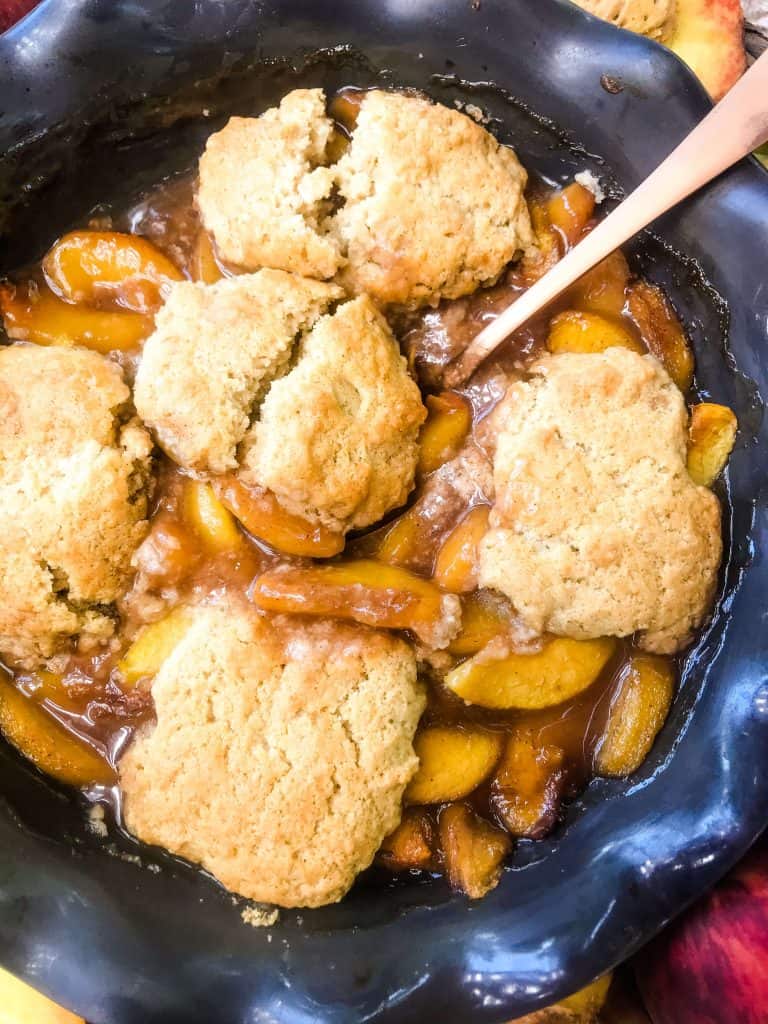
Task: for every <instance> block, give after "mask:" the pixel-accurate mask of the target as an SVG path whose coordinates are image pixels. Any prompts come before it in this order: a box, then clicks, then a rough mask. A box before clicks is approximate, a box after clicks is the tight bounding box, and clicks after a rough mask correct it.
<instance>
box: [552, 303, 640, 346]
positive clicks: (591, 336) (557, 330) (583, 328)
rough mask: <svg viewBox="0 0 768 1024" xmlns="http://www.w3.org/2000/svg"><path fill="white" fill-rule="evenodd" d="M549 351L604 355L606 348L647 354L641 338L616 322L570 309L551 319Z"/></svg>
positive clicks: (594, 314) (596, 314) (595, 314)
mask: <svg viewBox="0 0 768 1024" xmlns="http://www.w3.org/2000/svg"><path fill="white" fill-rule="evenodd" d="M547 348H548V349H549V351H550V352H605V350H606V349H607V348H629V349H632V351H633V352H645V349H644V348H643V346H642V345H641V344H640V342H639V341H638V339H637V338H635V337H634V336H633V335H632V334H631V333H630V331H629V330H628V329H627V328H626V327H622V325H621V324H620V323H619V322H618V321H617V320H609V319H608V318H607V317H604V316H600V315H599V314H598V313H589V312H586V311H582V310H578V309H567V310H565V311H564V312H562V313H558V314H557V316H555V317H553V318H552V322H551V323H550V325H549V336H548V337H547Z"/></svg>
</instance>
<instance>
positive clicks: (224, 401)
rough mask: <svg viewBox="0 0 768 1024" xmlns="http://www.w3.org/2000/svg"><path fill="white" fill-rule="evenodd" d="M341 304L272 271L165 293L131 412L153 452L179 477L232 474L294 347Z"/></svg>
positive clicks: (326, 290)
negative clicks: (182, 471)
mask: <svg viewBox="0 0 768 1024" xmlns="http://www.w3.org/2000/svg"><path fill="white" fill-rule="evenodd" d="M341 294H342V293H341V291H340V290H339V289H338V288H337V287H335V286H334V285H330V284H323V283H321V282H319V281H312V280H309V279H308V278H302V277H298V276H296V275H295V274H287V273H285V272H283V271H280V270H260V271H259V272H258V273H256V274H243V275H240V276H238V277H233V278H229V279H226V280H222V281H218V282H217V283H216V284H212V285H204V284H192V283H191V282H188V281H185V282H182V283H179V284H176V285H173V287H172V289H171V291H170V294H169V296H168V300H167V301H166V303H165V305H164V306H163V308H162V309H161V310H160V312H159V313H158V314H157V317H156V326H155V330H154V333H153V334H152V335H151V336H150V337H149V338H148V339H147V341H146V343H145V345H144V350H143V352H142V358H141V363H140V365H139V370H138V373H137V375H136V385H135V399H136V409H137V411H138V413H139V415H140V416H141V418H142V419H143V420H144V422H145V423H147V424H148V425H149V426H150V427H151V428H152V430H153V431H154V432H155V435H156V437H157V440H158V442H159V444H160V445H161V447H162V448H163V449H164V450H165V451H166V452H167V453H168V454H169V455H170V456H171V457H172V458H173V459H175V461H176V462H178V463H179V464H180V465H182V466H184V467H185V468H187V469H192V470H196V471H200V472H209V473H224V472H227V471H228V470H231V469H234V468H235V467H236V466H237V446H238V445H239V444H240V442H241V441H242V439H243V438H244V436H245V434H246V431H247V430H248V426H249V424H250V421H251V416H252V414H253V410H254V408H255V406H256V405H257V404H258V402H259V400H260V399H261V398H262V397H263V395H264V394H265V392H266V391H267V389H268V388H269V385H270V384H271V383H272V380H273V379H274V378H275V377H278V376H280V374H281V373H284V372H285V371H286V370H287V368H288V364H289V361H290V358H291V354H292V352H293V347H294V344H295V342H296V338H297V337H298V335H299V334H300V333H301V332H302V331H304V330H306V329H308V328H309V327H310V326H311V324H313V323H314V321H315V320H316V319H317V318H318V317H319V316H320V315H321V314H322V313H323V312H324V311H325V310H326V309H327V308H328V307H329V306H330V305H331V303H332V302H333V301H334V300H335V299H338V298H339V297H340V296H341Z"/></svg>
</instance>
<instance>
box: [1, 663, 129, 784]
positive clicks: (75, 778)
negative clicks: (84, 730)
mask: <svg viewBox="0 0 768 1024" xmlns="http://www.w3.org/2000/svg"><path fill="white" fill-rule="evenodd" d="M0 731H1V732H2V733H3V735H4V736H5V737H6V739H8V740H10V742H11V743H13V744H14V746H16V747H18V749H19V750H20V751H21V752H22V754H24V756H25V757H28V758H29V760H30V761H31V762H32V763H33V764H34V765H36V766H37V767H38V768H39V769H40V770H41V771H43V772H45V773H46V775H51V776H52V777H53V778H55V779H58V780H59V781H60V782H64V783H66V784H67V785H69V786H88V785H92V784H95V783H99V784H102V785H107V786H108V785H112V784H113V783H114V782H115V778H116V776H115V771H114V769H113V768H112V766H111V765H110V764H109V763H108V762H107V760H106V759H105V758H104V757H102V756H101V755H100V754H99V753H97V751H96V750H94V748H93V747H91V746H89V745H88V744H87V743H86V742H85V740H81V739H78V738H77V737H76V736H74V735H73V734H72V733H71V732H69V731H68V730H67V729H65V728H64V726H63V725H61V724H60V723H59V722H58V721H57V720H56V719H55V718H54V717H53V716H52V715H51V714H49V713H48V712H47V711H45V710H44V708H43V707H41V705H40V704H39V703H38V702H37V701H36V700H34V699H33V698H30V697H25V696H24V694H23V693H21V692H20V691H19V690H17V689H16V687H15V686H14V685H13V683H11V682H10V681H9V680H7V679H5V678H2V679H0Z"/></svg>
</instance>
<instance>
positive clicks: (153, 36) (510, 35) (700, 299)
mask: <svg viewBox="0 0 768 1024" xmlns="http://www.w3.org/2000/svg"><path fill="white" fill-rule="evenodd" d="M318 51H326V52H320V53H319V52H318ZM331 51H334V52H331ZM603 75H609V76H612V77H613V78H616V79H618V80H619V81H620V82H621V83H622V85H623V88H622V90H621V91H620V92H618V93H612V92H609V91H607V90H606V89H605V88H604V87H603V85H601V76H603ZM373 81H383V82H385V83H386V82H391V83H394V84H398V85H415V86H418V87H421V88H425V89H427V91H429V92H431V93H432V94H433V95H434V96H435V97H436V98H441V99H443V100H444V101H445V102H448V103H452V102H453V100H454V99H456V98H459V97H461V98H463V99H465V100H466V99H471V100H472V101H474V102H475V103H477V104H478V105H480V106H482V107H483V108H485V109H486V110H488V111H489V112H490V113H491V114H492V115H493V116H494V117H495V118H497V119H498V121H495V122H494V123H493V125H492V126H493V127H494V130H497V131H499V132H500V134H501V135H502V136H503V137H504V138H507V139H510V140H512V141H514V143H515V145H516V146H517V147H518V149H519V152H520V154H521V156H522V158H523V160H524V162H526V163H528V164H529V165H530V166H531V167H533V168H536V169H537V170H539V171H541V172H543V173H545V174H547V175H548V176H550V177H551V178H554V179H557V178H565V177H567V176H570V175H572V174H573V172H574V171H576V170H579V169H582V168H585V167H590V168H592V169H593V170H594V171H595V172H596V173H598V174H600V175H601V176H602V177H603V178H604V180H607V181H608V182H609V183H610V184H611V185H612V186H613V187H614V188H615V189H616V190H621V189H629V188H631V187H632V186H633V185H635V184H636V183H637V182H638V181H639V180H640V179H641V178H642V177H643V176H644V175H645V174H646V173H647V172H648V171H649V170H650V169H651V168H652V167H653V166H655V165H656V164H657V163H658V162H659V160H660V159H661V158H662V157H663V156H665V155H666V153H667V152H669V150H671V148H672V147H673V145H674V144H675V143H676V142H677V141H678V140H679V139H680V138H681V137H682V136H683V135H684V134H685V132H686V131H687V130H688V129H689V128H690V127H691V126H692V125H693V124H694V123H695V122H696V120H697V119H699V118H700V117H701V116H702V114H703V113H704V112H705V111H706V110H707V108H708V100H707V99H706V97H705V96H704V94H703V92H702V90H701V88H700V87H699V86H698V84H697V83H696V81H695V80H694V78H693V77H692V76H691V75H690V73H688V72H687V71H686V70H685V69H684V68H683V66H682V65H681V64H680V63H679V62H678V61H677V60H676V59H675V58H674V57H672V56H671V55H669V54H668V53H666V52H665V51H663V50H662V49H661V48H659V47H656V46H654V45H653V44H650V43H648V42H646V41H644V40H641V39H639V38H637V37H632V36H630V35H627V34H625V33H620V32H618V31H615V30H613V29H612V28H610V27H608V26H605V25H602V24H599V23H597V22H595V21H594V20H592V19H590V18H588V17H587V16H585V15H583V14H582V13H581V12H579V11H577V10H576V9H574V8H572V7H570V6H569V5H568V4H565V3H559V2H558V0H535V2H532V0H481V3H480V4H479V6H477V9H475V7H473V5H472V4H470V2H469V0H334V2H333V3H331V2H329V0H314V2H312V0H282V2H281V0H256V2H254V0H221V2H215V0H196V2H192V0H154V2H153V0H133V2H131V0H79V2H78V0H47V2H45V3H43V4H42V5H41V7H40V8H38V9H37V11H35V12H34V13H33V14H32V15H30V16H29V17H27V18H26V19H25V20H24V22H23V23H22V24H21V25H19V26H17V27H16V28H15V29H14V30H12V31H11V32H10V33H8V34H7V35H6V36H5V37H4V38H2V39H0V154H2V155H0V272H2V271H3V270H7V269H10V268H11V267H12V266H15V265H18V264H19V263H21V262H23V261H24V260H27V259H29V258H32V257H36V256H38V255H39V254H40V253H41V252H42V251H43V250H44V249H45V248H46V247H47V245H48V244H49V243H50V241H51V240H52V239H53V238H54V237H55V236H56V235H57V234H58V233H59V232H60V231H61V230H63V229H64V228H65V227H66V226H67V225H68V224H69V223H70V222H72V221H74V220H76V219H77V218H78V217H80V216H82V214H83V213H84V212H85V211H86V210H87V209H88V208H89V207H90V206H91V205H92V204H93V203H94V202H96V201H97V200H98V199H100V198H104V197H105V196H107V197H110V198H111V197H113V196H120V195H125V196H126V197H127V196H129V195H130V193H131V191H132V189H134V188H136V187H141V186H144V185H147V184H149V183H151V182H152V181H154V180H157V179H158V178H159V177H160V176H161V175H162V174H163V173H164V171H165V170H166V169H168V168H171V167H180V166H182V165H184V164H185V163H186V164H187V165H188V164H190V163H191V161H192V159H193V158H194V156H195V154H196V153H197V152H198V151H199V149H200V147H201V145H202V141H203V140H204V138H205V135H206V134H207V133H208V132H209V131H210V130H211V128H212V125H215V124H217V123H219V120H218V119H219V118H220V117H221V116H223V115H225V114H227V113H230V112H232V111H236V112H257V111H259V110H261V109H263V108H264V107H265V106H267V105H269V104H270V103H271V102H273V101H274V100H275V99H277V98H278V97H279V95H280V94H281V93H282V92H284V91H286V90H287V89H288V88H291V87H293V86H294V85H296V84H307V83H309V84H326V85H328V86H331V87H333V86H336V85H339V84H368V83H370V82H373ZM461 82H464V83H466V82H474V83H495V86H496V87H499V88H496V87H490V86H486V85H482V84H479V85H476V86H475V87H474V88H472V89H470V88H468V87H467V86H466V85H462V84H461ZM504 90H506V91H507V92H506V93H505V92H504ZM203 107H206V108H208V109H209V111H210V115H211V116H210V118H209V119H207V120H206V119H205V118H203V117H201V116H200V112H201V110H202V108H203ZM529 108H530V109H531V110H533V111H536V113H537V114H538V115H541V118H544V119H551V122H553V123H548V122H547V121H546V120H541V119H539V120H537V119H536V118H533V117H531V116H530V115H529V113H527V112H526V111H527V109H529ZM658 235H659V236H660V238H661V240H662V241H661V242H658V241H656V242H654V241H644V242H641V243H640V244H639V245H638V246H637V253H636V256H637V259H638V261H639V262H640V264H641V265H643V266H645V267H646V269H647V270H648V272H649V273H650V275H651V276H652V277H654V278H656V279H658V280H660V281H662V282H664V284H665V286H666V287H667V288H668V290H669V292H670V294H671V295H672V296H673V298H674V301H675V304H676V306H677V307H678V309H679V311H680V312H681V314H682V315H683V318H684V319H685V321H686V323H687V324H688V326H689V328H690V330H691V333H692V336H693V338H694V342H695V346H696V354H697V364H698V381H697V383H698V387H699V389H700V392H701V393H702V394H704V395H705V396H711V397H712V398H713V399H714V400H716V401H723V402H726V403H728V404H730V405H731V406H733V407H734V408H735V410H736V412H737V414H738V415H739V419H740V423H741V427H742V429H741V433H740V439H739V443H738V446H737V449H736V451H735V452H734V455H733V457H732V459H731V464H730V470H729V474H728V480H727V492H728V496H729V498H730V507H731V510H732V512H731V516H730V519H729V522H728V523H727V526H726V529H727V532H728V534H729V550H730V561H729V564H728V567H727V570H726V572H725V574H724V580H723V588H722V592H721V600H720V603H719V606H718V611H717V614H716V617H715V619H714V622H713V624H712V626H711V628H710V629H709V630H708V631H707V633H706V634H705V635H704V636H703V637H702V639H701V641H700V642H699V644H698V645H697V647H696V649H695V650H694V651H693V652H692V653H691V655H690V656H689V658H688V659H687V666H686V672H685V676H684V681H683V685H682V688H681V693H680V696H679V698H678V701H677V704H676V707H675V710H674V713H673V715H672V717H671V720H670V721H669V722H668V724H667V726H666V728H665V730H664V732H663V734H662V736H661V738H660V741H659V742H658V743H657V745H656V747H655V749H654V753H653V755H652V757H651V759H650V761H649V763H648V764H647V765H646V766H645V767H644V768H643V769H642V770H641V772H640V773H638V775H637V776H635V777H633V778H632V779H631V780H630V781H628V782H619V781H611V782H608V781H604V780H596V781H594V782H593V783H592V784H591V785H590V786H589V788H588V790H587V791H586V792H585V794H584V795H583V797H582V798H581V799H580V800H579V801H577V802H576V803H575V804H574V805H573V806H572V807H571V808H570V810H569V813H568V816H567V820H566V822H565V824H564V825H563V826H562V827H561V828H560V829H559V830H558V831H557V833H556V834H555V835H554V836H553V837H552V838H550V839H548V840H546V841H544V842H540V843H537V844H530V843H527V844H521V845H520V847H519V848H518V850H517V852H516V854H515V857H514V859H513V863H512V865H511V867H510V869H509V870H508V871H507V872H506V874H505V876H504V878H503V879H502V882H501V884H500V885H499V887H498V889H497V890H495V891H494V892H493V893H491V894H490V895H489V896H488V897H486V899H484V900H483V901H481V902H479V903H476V904H472V905H470V904H469V903H468V901H466V900H465V899H464V898H462V897H459V896H452V895H450V894H449V893H448V892H447V890H446V888H445V887H444V886H443V885H442V883H439V882H437V883H428V884H424V883H419V882H416V881H413V882H408V881H406V882H403V883H402V884H398V885H395V886H392V887H391V888H383V887H382V886H377V885H374V884H372V883H366V882H365V881H363V882H362V883H361V884H360V885H358V886H357V887H356V888H355V889H354V890H353V892H352V893H351V894H350V896H349V897H348V899H347V900H345V901H344V903H343V904H342V905H340V906H336V907H330V908H326V909H323V910H320V911H313V912H305V913H301V914H296V913H286V914H284V915H283V918H282V921H281V923H280V924H279V925H278V926H277V927H276V928H274V929H272V939H271V942H270V941H268V935H267V932H266V931H265V930H264V929H251V928H247V927H244V926H243V925H242V923H241V920H240V911H239V908H238V907H236V906H233V904H232V902H231V901H230V899H229V897H228V896H227V895H225V894H223V893H222V892H221V890H219V889H218V887H217V886H216V885H215V884H214V883H213V882H212V881H211V880H210V879H208V878H207V877H206V876H204V875H202V874H201V873H198V872H196V871H194V870H192V869H191V868H189V867H186V866H184V865H181V864H179V863H177V862H174V861H172V860H171V859H170V858H166V857H164V856H163V855H162V854H161V853H159V852H157V851H151V850H149V851H147V850H144V849H143V848H139V847H138V846H135V845H132V844H131V842H130V841H129V840H127V839H123V838H120V837H118V840H117V847H116V848H113V851H112V852H113V853H115V852H119V850H123V851H128V852H137V851H138V852H139V853H140V854H141V855H142V858H143V859H144V861H145V863H156V864H158V865H160V866H161V868H162V870H161V871H160V873H152V872H150V871H147V870H142V869H141V868H139V867H137V866H136V865H135V864H132V863H127V862H125V861H124V860H121V859H119V858H118V857H116V856H110V855H109V853H108V852H107V851H105V850H104V849H103V846H104V843H101V842H99V841H98V840H97V839H95V838H93V837H89V835H88V833H87V831H86V830H85V828H84V826H83V824H82V822H83V817H84V816H83V811H82V805H81V804H80V803H79V801H78V799H77V798H76V797H75V796H73V795H72V794H70V793H67V792H65V791H63V790H58V789H56V788H54V787H53V786H51V785H50V784H49V783H47V782H46V781H45V780H44V779H43V778H42V777H41V776H40V775H38V774H37V773H36V772H35V771H34V770H33V769H31V768H30V767H29V766H28V765H27V764H26V763H25V762H23V761H22V759H21V758H19V757H18V756H17V755H16V754H15V753H14V752H13V751H11V750H10V749H9V748H8V747H7V746H5V745H4V744H2V743H0V961H1V962H2V963H3V964H4V965H5V966H7V967H9V968H10V969H11V970H13V971H15V972H16V973H18V974H21V975H22V976H24V977H26V978H27V979H28V980H30V981H31V982H32V983H33V984H35V985H36V986H38V987H39V988H41V989H43V990H45V991H47V992H48V993H49V994H51V995H52V996H53V997H55V998H56V999H57V1000H58V1001H60V1002H62V1003H64V1004H66V1005H68V1006H71V1007H72V1008H74V1009H76V1010H78V1011H79V1012H80V1013H82V1014H84V1015H85V1016H86V1017H87V1018H88V1019H89V1020H90V1021H92V1022H93V1024H154V1022H157V1024H198V1022H199V1024H246V1022H249V1024H250V1022H257V1021H258V1022H273V1021H274V1022H278V1021H279V1022H289V1024H313V1022H329V1024H330V1022H333V1024H342V1022H343V1024H357V1022H361V1021H376V1022H395V1021H396V1022H403V1024H404V1022H414V1024H415V1022H427V1021H429V1022H431V1021H435V1022H439V1024H453V1022H457V1024H458V1022H465V1021H470V1020H471V1021H473V1022H482V1021H487V1022H496V1021H504V1020H508V1019H509V1018H511V1017H515V1016H517V1015H519V1014H521V1013H523V1012H526V1011H528V1010H530V1009H532V1008H534V1007H536V1006H539V1005H542V1004H544V1003H547V1002H550V1001H552V1000H553V999H554V998H556V997H558V996H562V995H564V994H566V993H568V992H570V991H572V990H573V989H575V988H577V987H579V986H580V985H582V984H584V983H585V982H587V981H589V980H590V979H591V978H593V977H594V976H595V975H597V974H599V973H601V972H603V971H605V970H606V969H607V968H609V967H611V966H612V965H613V964H615V963H616V962H617V961H618V960H621V959H623V958H624V957H626V956H628V955H629V954H631V953H632V952H633V951H634V950H635V949H637V948H638V947H639V946H640V945H641V944H642V943H643V942H644V941H646V940H647V939H648V938H649V937H650V936H651V935H653V934H654V933H655V932H656V931H657V930H658V929H659V928H660V927H661V926H662V925H663V924H664V922H665V921H667V920H668V919H669V918H670V917H671V916H672V915H674V914H675V913H677V912H679V911H680V910H681V909H682V908H683V907H684V906H685V905H686V904H687V903H688V902H690V901H691V900H692V899H694V898H695V897H696V896H697V895H698V894H700V893H701V892H702V891H703V890H704V889H705V888H706V887H707V886H709V885H711V884H712V883H713V882H714V881H715V880H716V879H717V878H718V877H719V876H720V875H722V874H723V873H724V872H725V871H726V870H727V869H728V868H729V867H730V866H731V864H733V863H734V861H735V860H736V859H737V858H738V857H739V856H740V855H741V853H742V852H743V851H744V850H745V849H746V847H747V846H748V845H749V844H750V842H751V841H752V840H753V839H754V837H755V836H756V835H757V834H758V833H759V832H760V831H761V830H762V829H763V828H764V827H765V826H766V824H768V622H767V621H766V619H767V614H766V613H767V611H768V566H767V565H766V547H767V544H766V542H767V540H768V509H767V506H766V469H767V468H768V428H767V427H766V424H765V422H764V420H763V418H762V406H761V403H760V401H759V395H760V394H762V395H763V396H767V395H768V259H766V255H767V250H766V239H768V175H766V174H765V173H764V172H763V171H762V170H761V169H759V167H758V166H757V164H756V163H754V162H752V161H748V162H745V163H744V164H743V165H741V166H739V167H738V168H737V169H735V170H734V171H732V172H731V173H729V174H728V175H726V176H725V177H723V178H722V179H721V180H719V181H718V182H716V183H715V184H714V185H713V186H711V187H710V188H708V189H707V190H706V191H705V192H704V193H703V194H702V195H700V196H699V197H698V198H697V199H696V200H695V201H693V202H690V203H688V204H686V206H685V207H684V208H683V209H682V210H680V211H679V212H677V213H675V214H674V215H672V216H670V217H668V218H666V219H665V220H664V221H663V222H662V223H661V224H660V225H658ZM665 245H666V246H671V247H673V248H674V249H676V250H679V251H680V252H682V253H684V254H685V255H686V256H687V257H690V260H691V261H692V262H688V263H686V262H685V261H682V260H680V259H679V258H678V257H676V256H675V255H674V254H673V253H672V252H670V251H668V250H667V249H666V248H665ZM702 274H703V276H704V278H706V279H707V280H708V281H709V282H710V284H711V286H712V287H713V288H714V289H715V290H716V293H719V296H720V297H722V300H724V301H725V303H726V304H727V306H724V305H723V304H722V303H721V301H720V299H719V298H718V296H717V294H715V293H714V292H712V291H711V290H708V288H707V287H704V285H703V284H702ZM726 336H727V341H728V350H727V351H726V350H725V349H724V347H723V346H724V341H725V338H726ZM723 493H725V491H723ZM170 810H171V809H169V811H170ZM112 838H114V837H112Z"/></svg>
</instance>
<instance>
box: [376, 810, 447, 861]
mask: <svg viewBox="0 0 768 1024" xmlns="http://www.w3.org/2000/svg"><path fill="white" fill-rule="evenodd" d="M433 842H434V836H433V827H432V819H431V818H430V816H429V813H428V812H427V811H425V810H423V809H422V808H421V807H406V809H405V811H404V812H403V818H402V821H401V822H400V824H399V825H398V826H397V828H396V829H395V831H394V832H392V833H391V834H390V835H388V836H387V838H386V839H385V840H384V842H383V843H382V844H381V847H380V848H379V853H378V860H379V862H380V863H381V864H382V865H383V866H384V867H387V868H389V869H390V870H391V871H425V870H427V869H429V868H431V867H432V862H433V859H434V855H433V853H432V845H433Z"/></svg>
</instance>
